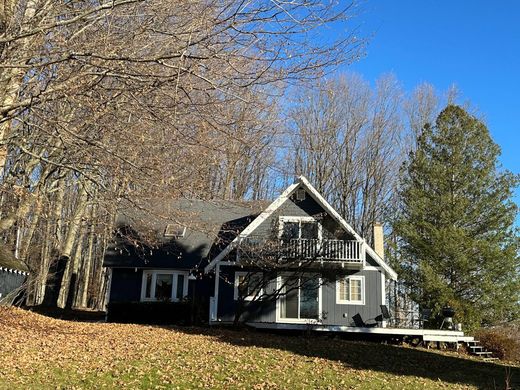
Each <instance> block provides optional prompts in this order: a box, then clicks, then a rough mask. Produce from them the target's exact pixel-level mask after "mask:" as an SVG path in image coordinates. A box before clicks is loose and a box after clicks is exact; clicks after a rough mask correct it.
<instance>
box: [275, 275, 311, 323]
mask: <svg viewBox="0 0 520 390" xmlns="http://www.w3.org/2000/svg"><path fill="white" fill-rule="evenodd" d="M280 283H281V286H282V288H281V290H280V292H281V296H280V298H279V302H280V305H279V306H280V308H279V310H280V315H279V317H280V320H282V321H283V320H289V321H296V322H298V321H301V322H305V321H306V320H318V319H319V315H320V313H319V310H320V301H319V299H320V282H319V278H318V277H308V278H307V277H303V278H291V277H288V276H281V277H280Z"/></svg>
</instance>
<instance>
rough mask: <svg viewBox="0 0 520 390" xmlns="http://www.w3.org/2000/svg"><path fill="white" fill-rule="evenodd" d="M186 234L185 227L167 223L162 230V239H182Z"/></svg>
mask: <svg viewBox="0 0 520 390" xmlns="http://www.w3.org/2000/svg"><path fill="white" fill-rule="evenodd" d="M185 234H186V226H181V225H179V224H176V223H169V224H168V225H166V229H165V230H164V237H170V238H182V237H184V235H185Z"/></svg>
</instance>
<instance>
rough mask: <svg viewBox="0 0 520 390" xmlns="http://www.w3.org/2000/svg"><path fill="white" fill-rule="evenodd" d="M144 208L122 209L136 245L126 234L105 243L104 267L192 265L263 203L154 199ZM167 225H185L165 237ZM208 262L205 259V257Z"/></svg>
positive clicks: (121, 218)
mask: <svg viewBox="0 0 520 390" xmlns="http://www.w3.org/2000/svg"><path fill="white" fill-rule="evenodd" d="M150 203H151V205H149V206H147V207H145V208H144V209H141V210H139V209H136V208H135V207H133V208H130V209H128V210H122V211H120V212H119V213H118V215H117V218H116V227H117V228H118V229H128V231H127V232H126V233H128V234H130V235H132V238H135V239H136V243H137V244H138V245H139V247H135V246H134V245H132V244H131V243H130V242H129V241H128V240H126V239H125V238H124V237H121V238H120V239H116V240H115V241H114V242H112V243H111V244H110V245H109V247H108V248H107V251H106V255H105V258H104V263H103V265H104V266H105V267H132V268H133V267H137V268H139V267H147V268H148V267H164V268H174V267H180V268H193V267H196V266H198V265H199V264H200V263H201V261H203V260H206V259H207V258H208V256H209V255H210V251H212V250H214V249H212V248H213V247H217V248H216V249H217V250H220V249H221V248H218V247H219V245H220V246H221V247H223V245H224V243H225V244H227V243H229V242H230V241H231V239H232V238H234V237H235V235H236V234H238V232H239V231H240V230H242V229H243V228H244V227H245V226H247V225H248V224H249V223H250V222H251V221H252V220H253V219H254V218H255V217H256V216H257V215H258V214H259V213H260V211H261V210H262V209H263V207H265V203H259V202H237V201H207V200H199V199H175V200H171V199H170V200H164V199H156V200H153V202H150ZM169 224H175V225H177V226H183V227H186V230H185V234H184V235H183V236H182V237H167V236H166V237H165V234H164V233H165V231H166V228H167V226H168V225H169ZM206 261H207V260H206Z"/></svg>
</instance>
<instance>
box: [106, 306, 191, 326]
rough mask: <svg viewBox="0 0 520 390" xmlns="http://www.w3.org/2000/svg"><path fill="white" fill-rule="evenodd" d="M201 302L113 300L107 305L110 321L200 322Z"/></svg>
mask: <svg viewBox="0 0 520 390" xmlns="http://www.w3.org/2000/svg"><path fill="white" fill-rule="evenodd" d="M200 310H201V309H200V303H199V302H197V304H195V305H194V304H193V303H192V302H191V301H182V302H111V303H109V304H108V307H107V321H108V322H122V323H125V322H126V323H137V324H176V325H188V324H193V323H200V322H201V318H200V315H199V311H200Z"/></svg>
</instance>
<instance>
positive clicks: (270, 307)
mask: <svg viewBox="0 0 520 390" xmlns="http://www.w3.org/2000/svg"><path fill="white" fill-rule="evenodd" d="M235 271H246V270H244V269H242V268H237V267H228V266H223V267H222V268H221V281H220V283H219V299H218V315H217V317H218V318H219V320H220V321H223V322H231V321H233V320H234V315H235V310H236V301H235V300H234V296H233V295H234V279H235ZM349 275H359V276H364V277H365V303H364V305H345V304H338V303H337V302H336V282H335V281H329V282H324V283H323V285H322V286H321V289H322V290H321V300H322V307H321V309H322V315H323V324H324V325H343V326H354V321H353V320H352V317H353V316H355V315H356V314H359V315H360V316H361V318H362V319H363V321H364V322H366V323H368V324H370V323H374V322H375V321H376V317H378V316H380V314H381V308H380V305H381V304H382V291H381V288H382V286H381V272H379V271H375V270H374V271H372V270H370V271H369V270H364V271H359V272H353V273H350V274H349ZM275 289H276V281H275V280H273V281H272V282H271V283H270V285H269V287H268V291H267V294H269V293H273V292H274V291H275ZM246 307H247V310H245V312H244V316H243V319H244V320H246V321H248V322H253V323H254V322H262V323H274V322H276V302H274V301H267V302H262V303H260V302H255V303H251V304H248V303H246Z"/></svg>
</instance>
